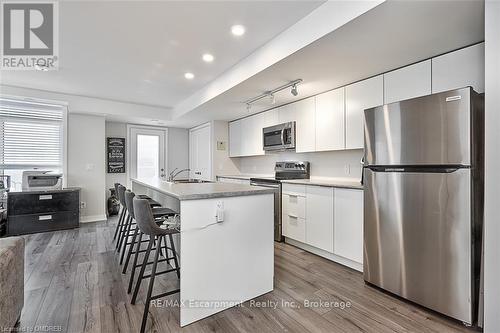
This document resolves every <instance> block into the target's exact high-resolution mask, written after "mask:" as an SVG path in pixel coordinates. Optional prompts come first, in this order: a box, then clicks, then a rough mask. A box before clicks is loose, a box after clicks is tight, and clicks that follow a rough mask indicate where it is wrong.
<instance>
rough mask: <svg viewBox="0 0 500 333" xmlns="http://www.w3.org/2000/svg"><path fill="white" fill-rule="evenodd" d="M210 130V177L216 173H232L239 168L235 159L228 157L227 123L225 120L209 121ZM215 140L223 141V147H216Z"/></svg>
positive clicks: (237, 171) (213, 176)
mask: <svg viewBox="0 0 500 333" xmlns="http://www.w3.org/2000/svg"><path fill="white" fill-rule="evenodd" d="M211 131H212V135H211V137H212V152H213V157H212V163H213V165H212V179H213V180H215V179H216V177H217V175H234V174H238V173H239V170H238V168H237V165H236V161H235V159H231V158H229V123H228V122H227V121H221V120H216V121H212V122H211ZM217 141H220V142H224V146H225V147H224V149H223V150H219V149H217Z"/></svg>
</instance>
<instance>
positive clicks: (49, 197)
mask: <svg viewBox="0 0 500 333" xmlns="http://www.w3.org/2000/svg"><path fill="white" fill-rule="evenodd" d="M38 200H52V194H44V195H40V196H39V197H38Z"/></svg>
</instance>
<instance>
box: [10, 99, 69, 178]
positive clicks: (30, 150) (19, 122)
mask: <svg viewBox="0 0 500 333" xmlns="http://www.w3.org/2000/svg"><path fill="white" fill-rule="evenodd" d="M65 110H66V106H64V105H57V104H46V103H39V102H34V101H24V100H16V99H7V98H0V168H2V169H24V168H26V169H31V168H37V167H51V168H59V167H62V164H63V146H64V141H63V133H64V128H63V126H64V115H65Z"/></svg>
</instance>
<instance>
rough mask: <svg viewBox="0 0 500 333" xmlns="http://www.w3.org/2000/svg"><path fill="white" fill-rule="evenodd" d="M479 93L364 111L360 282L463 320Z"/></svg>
mask: <svg viewBox="0 0 500 333" xmlns="http://www.w3.org/2000/svg"><path fill="white" fill-rule="evenodd" d="M483 123H484V118H483V96H482V95H479V94H477V93H476V92H474V91H473V90H472V89H471V88H463V89H457V90H451V91H447V92H443V93H438V94H433V95H429V96H424V97H419V98H414V99H409V100H405V101H401V102H396V103H391V104H387V105H383V106H379V107H375V108H371V109H367V110H365V113H364V126H365V155H364V169H363V178H364V185H365V188H364V271H363V272H364V279H365V281H367V282H368V283H370V284H373V285H375V286H378V287H380V288H383V289H385V290H387V291H389V292H391V293H394V294H396V295H398V296H401V297H403V298H406V299H408V300H410V301H413V302H416V303H418V304H420V305H423V306H425V307H428V308H430V309H433V310H435V311H438V312H441V313H443V314H445V315H447V316H450V317H453V318H455V319H458V320H460V321H462V322H464V323H465V324H467V325H471V324H473V323H474V321H475V320H476V316H477V299H478V288H479V284H478V279H479V268H480V253H481V237H482V234H481V230H482V202H483V194H482V193H483V155H484V154H483V147H484V144H483V136H484V135H483V128H484V126H483Z"/></svg>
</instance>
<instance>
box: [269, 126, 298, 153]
mask: <svg viewBox="0 0 500 333" xmlns="http://www.w3.org/2000/svg"><path fill="white" fill-rule="evenodd" d="M262 141H263V149H264V150H266V151H272V150H290V149H295V121H291V122H288V123H283V124H279V125H275V126H270V127H265V128H263V129H262Z"/></svg>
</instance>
